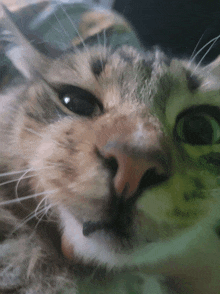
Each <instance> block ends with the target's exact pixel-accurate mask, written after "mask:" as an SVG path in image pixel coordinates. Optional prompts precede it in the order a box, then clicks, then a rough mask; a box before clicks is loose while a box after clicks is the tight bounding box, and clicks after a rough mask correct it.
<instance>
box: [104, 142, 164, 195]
mask: <svg viewBox="0 0 220 294" xmlns="http://www.w3.org/2000/svg"><path fill="white" fill-rule="evenodd" d="M120 149H121V148H117V147H112V148H108V149H107V150H106V151H105V152H104V153H102V155H104V158H105V160H106V162H107V163H108V167H109V169H110V170H111V171H112V172H113V177H114V188H115V190H116V192H117V193H118V194H121V193H122V192H123V191H124V189H128V190H127V193H128V195H130V194H133V193H134V192H135V191H136V190H137V189H138V188H139V187H140V188H143V189H146V188H148V187H150V186H153V185H156V184H159V183H160V182H162V181H164V180H165V179H166V178H167V177H168V168H167V165H168V164H167V161H168V158H167V156H166V155H165V154H164V152H162V151H161V150H154V151H150V152H145V153H143V154H138V153H136V154H135V153H134V152H130V153H129V152H125V151H124V150H120ZM126 187H127V188H126Z"/></svg>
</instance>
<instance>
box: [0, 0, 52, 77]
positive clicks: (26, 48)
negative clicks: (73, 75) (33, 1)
mask: <svg viewBox="0 0 220 294" xmlns="http://www.w3.org/2000/svg"><path fill="white" fill-rule="evenodd" d="M0 12H1V25H2V26H3V28H4V29H5V30H6V31H7V33H8V34H6V36H8V38H7V41H9V42H10V43H12V44H13V46H10V48H9V49H8V50H7V51H6V55H7V56H8V58H9V59H10V60H11V62H12V63H13V64H14V66H15V67H16V68H17V69H18V70H19V71H20V72H21V73H22V74H23V75H24V76H25V77H26V78H28V79H30V78H32V76H33V75H34V73H35V72H38V73H40V74H41V75H44V72H45V70H46V69H47V68H48V65H49V63H50V62H51V59H50V58H48V57H46V56H44V55H43V54H41V53H40V52H39V51H38V50H36V49H35V48H34V47H33V46H32V45H31V44H30V42H29V41H28V40H27V39H26V38H25V36H24V35H23V34H22V33H21V31H20V29H19V28H18V27H17V25H16V23H15V22H14V20H13V17H12V14H11V13H10V11H9V10H8V9H7V8H6V7H5V6H4V5H3V4H0Z"/></svg>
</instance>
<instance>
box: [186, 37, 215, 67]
mask: <svg viewBox="0 0 220 294" xmlns="http://www.w3.org/2000/svg"><path fill="white" fill-rule="evenodd" d="M219 38H220V35H218V36H217V37H215V38H213V39H212V40H210V41H209V42H208V43H206V44H205V45H204V46H203V47H202V48H201V49H200V50H199V51H198V52H197V53H196V54H195V55H194V57H193V58H192V60H190V63H189V65H190V64H191V63H192V62H193V61H194V60H195V58H196V57H197V56H198V55H199V53H200V52H201V51H202V50H203V49H205V48H206V47H207V46H208V45H209V44H211V43H212V42H214V43H215V42H216V41H217V40H218V39H219Z"/></svg>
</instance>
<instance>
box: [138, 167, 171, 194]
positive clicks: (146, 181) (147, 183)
mask: <svg viewBox="0 0 220 294" xmlns="http://www.w3.org/2000/svg"><path fill="white" fill-rule="evenodd" d="M167 179H168V175H167V174H158V173H157V170H156V168H150V169H148V170H147V171H146V172H145V173H144V175H143V177H142V178H141V181H140V184H139V187H138V189H140V190H145V189H147V188H149V187H151V186H156V185H159V184H161V183H162V182H164V181H166V180H167Z"/></svg>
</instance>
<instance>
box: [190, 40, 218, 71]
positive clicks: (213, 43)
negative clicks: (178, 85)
mask: <svg viewBox="0 0 220 294" xmlns="http://www.w3.org/2000/svg"><path fill="white" fill-rule="evenodd" d="M219 37H220V36H219ZM217 40H218V39H216V40H215V41H214V42H213V43H212V45H211V46H210V47H209V49H208V50H207V51H206V53H205V54H204V55H203V57H202V58H201V59H200V61H199V63H198V64H197V65H196V67H195V69H194V70H193V72H192V74H191V76H192V75H193V74H194V72H196V70H197V68H198V67H199V66H200V64H201V63H202V61H203V59H204V58H205V57H206V55H207V54H208V53H209V52H210V50H211V49H212V47H213V46H214V45H215V43H216V42H217Z"/></svg>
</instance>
